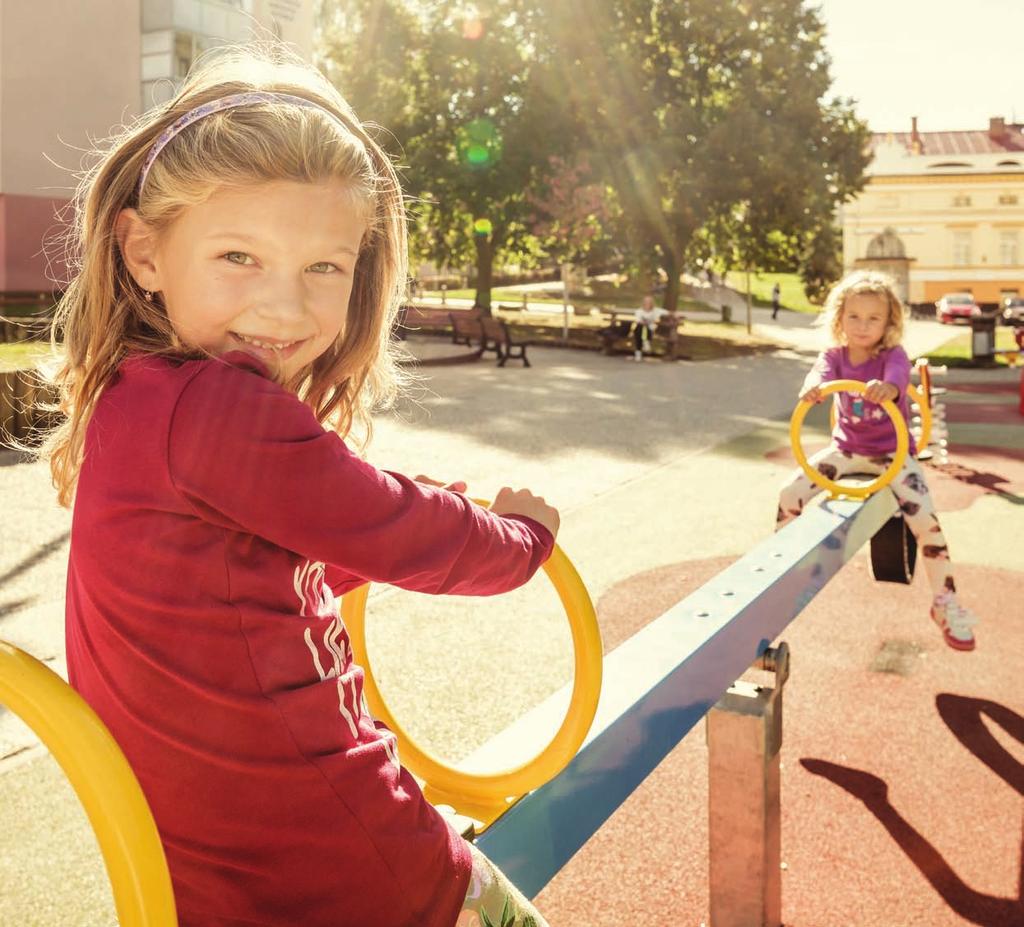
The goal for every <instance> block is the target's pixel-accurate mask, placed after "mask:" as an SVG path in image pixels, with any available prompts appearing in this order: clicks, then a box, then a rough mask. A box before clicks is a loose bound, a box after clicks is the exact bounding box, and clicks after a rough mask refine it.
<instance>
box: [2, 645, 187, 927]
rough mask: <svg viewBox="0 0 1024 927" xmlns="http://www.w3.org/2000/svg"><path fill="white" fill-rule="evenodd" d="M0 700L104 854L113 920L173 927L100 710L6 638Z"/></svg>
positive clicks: (164, 885) (144, 823) (132, 782)
mask: <svg viewBox="0 0 1024 927" xmlns="http://www.w3.org/2000/svg"><path fill="white" fill-rule="evenodd" d="M0 704H3V705H6V706H7V707H8V708H10V709H11V711H13V712H14V713H15V714H16V715H18V717H20V718H21V719H22V721H24V722H25V723H26V724H27V725H28V726H29V727H30V728H31V729H32V730H33V731H34V732H35V733H36V735H37V736H38V737H39V739H40V740H41V741H42V742H43V744H44V745H45V746H46V747H47V749H48V750H49V751H50V753H51V754H52V755H53V758H54V759H55V760H56V761H57V763H58V764H59V765H60V767H61V769H63V770H64V774H65V775H66V776H67V777H68V781H69V782H70V783H71V786H72V788H74V790H75V793H76V794H77V795H78V800H79V801H80V802H81V803H82V807H83V808H84V809H85V813H86V814H87V815H88V817H89V822H90V823H91V824H92V828H93V831H95V833H96V841H97V842H98V843H99V846H100V851H101V852H102V854H103V861H104V863H105V864H106V867H107V875H108V876H109V878H110V886H111V888H112V889H113V892H114V906H115V907H116V909H117V919H118V922H119V923H120V924H122V925H124V927H177V925H178V918H177V915H176V913H175V908H174V893H173V892H172V890H171V877H170V874H169V873H168V871H167V861H166V859H165V858H164V849H163V846H162V845H161V843H160V837H159V835H158V834H157V830H156V823H155V822H154V821H153V815H152V813H151V812H150V810H149V805H148V804H147V803H146V797H145V795H143V794H142V789H141V788H140V787H139V782H138V780H137V779H136V778H135V774H134V773H133V772H132V770H131V767H130V766H129V765H128V761H127V760H126V759H125V758H124V754H123V753H122V752H121V748H120V747H118V745H117V743H116V742H115V741H114V738H113V737H112V736H111V735H110V732H109V731H108V730H107V728H106V726H105V725H104V724H103V722H102V721H101V720H100V718H99V716H98V715H97V714H96V713H95V712H94V711H93V710H92V709H91V708H90V707H89V706H88V705H87V704H86V703H85V701H84V699H82V697H81V696H80V695H79V694H78V693H77V692H75V690H74V689H72V688H71V686H69V685H68V684H67V683H66V682H65V681H64V680H63V679H61V678H60V676H58V675H57V674H56V673H55V672H53V670H51V669H50V668H49V667H48V666H46V665H45V664H43V663H40V662H39V661H38V660H37V659H36V658H35V657H32V656H29V654H27V653H25V652H24V651H23V650H19V649H18V648H17V647H15V646H13V645H11V644H8V643H6V642H5V641H0Z"/></svg>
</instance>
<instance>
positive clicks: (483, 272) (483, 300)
mask: <svg viewBox="0 0 1024 927" xmlns="http://www.w3.org/2000/svg"><path fill="white" fill-rule="evenodd" d="M473 243H474V244H475V245H476V304H477V305H478V306H480V308H481V309H482V310H483V313H484V315H490V314H491V280H492V279H493V273H494V249H493V248H492V247H491V236H490V235H475V236H473Z"/></svg>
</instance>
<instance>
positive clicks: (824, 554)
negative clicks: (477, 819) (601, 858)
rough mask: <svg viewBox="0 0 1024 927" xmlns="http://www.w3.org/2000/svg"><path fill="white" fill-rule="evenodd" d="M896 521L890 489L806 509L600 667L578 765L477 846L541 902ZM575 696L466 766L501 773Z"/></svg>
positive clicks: (538, 714) (538, 713)
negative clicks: (796, 621) (738, 683)
mask: <svg viewBox="0 0 1024 927" xmlns="http://www.w3.org/2000/svg"><path fill="white" fill-rule="evenodd" d="M896 511H897V506H896V501H895V498H894V496H893V495H892V493H891V491H889V490H888V489H886V490H882V491H880V492H877V493H875V494H874V495H873V496H871V497H870V498H869V499H868V500H867V501H865V502H854V501H845V500H839V501H830V502H824V503H823V504H822V505H821V506H813V507H811V508H809V509H807V510H806V511H805V512H804V513H803V515H802V516H801V517H800V518H798V519H796V520H795V521H794V522H792V523H791V524H789V525H787V526H786V527H785V528H784V529H783V530H782V531H780V532H779V533H778V534H776V535H774V536H773V537H771V538H769V539H768V540H766V541H764V542H763V543H761V544H759V545H758V546H757V547H755V548H754V549H753V550H752V551H750V552H749V553H748V554H746V555H745V556H744V557H742V558H741V559H740V560H738V561H737V562H736V563H734V564H733V565H732V566H731V567H729V568H728V569H726V570H723V571H722V572H721V573H719V574H718V575H717V576H716V577H715V578H714V579H712V580H711V581H710V582H708V583H707V584H705V585H704V586H702V587H701V588H700V589H698V590H697V591H696V592H694V593H693V594H692V595H690V596H688V597H687V598H685V599H683V600H682V601H681V602H678V603H677V604H676V605H674V606H673V607H672V608H670V609H669V610H668V611H667V612H665V613H664V614H663V615H661V616H660V617H659V618H657V619H655V620H654V621H653V622H651V623H650V624H648V625H647V626H646V627H644V628H643V629H642V630H641V631H639V632H638V633H637V634H635V635H634V636H633V637H631V638H630V639H629V640H627V641H625V642H624V643H623V644H621V645H620V646H619V647H617V648H616V649H615V650H614V651H612V652H611V653H610V654H607V655H606V656H605V658H604V684H603V688H602V692H601V700H600V703H599V705H598V709H597V717H596V718H595V719H594V724H593V727H592V728H591V730H590V733H589V734H588V736H587V739H586V741H585V742H584V744H583V746H582V747H581V748H580V751H579V753H577V755H576V757H575V758H574V759H573V760H572V762H571V763H570V764H569V765H568V766H567V767H566V768H565V770H563V771H562V772H561V773H560V774H559V775H558V776H556V777H555V778H554V779H553V780H552V781H550V782H548V783H547V784H545V785H544V786H542V787H540V788H539V789H536V790H535V791H533V792H531V793H530V794H529V795H527V796H525V797H524V798H523V799H522V800H521V801H519V802H518V803H517V804H516V805H514V806H513V807H512V808H511V809H510V810H509V811H508V812H506V813H505V814H504V815H503V816H502V817H501V818H499V819H498V820H497V821H495V823H494V824H492V825H491V827H490V828H489V829H488V830H486V831H485V832H484V833H483V834H482V835H481V836H480V837H479V838H478V840H477V845H478V846H479V847H480V849H481V850H483V851H484V852H485V853H486V854H487V855H488V856H489V857H490V858H491V859H492V860H494V862H495V863H496V864H497V865H498V866H499V867H500V868H501V869H502V870H503V871H504V872H505V873H506V874H507V875H508V876H509V878H510V879H511V880H512V881H513V882H514V883H515V884H516V885H517V886H518V887H519V888H520V890H521V891H523V892H524V893H525V894H526V895H527V896H528V897H533V896H534V895H536V894H537V893H538V892H539V891H540V890H541V889H542V888H543V887H544V886H545V885H546V884H547V883H548V882H549V881H550V880H551V879H552V878H553V877H554V875H555V874H556V873H557V872H558V871H559V869H561V868H562V867H563V866H564V865H565V864H566V863H567V862H568V861H569V859H570V858H571V857H572V856H573V855H574V854H575V853H576V852H577V851H578V850H579V849H580V847H582V846H583V844H584V843H585V842H586V841H587V840H588V839H589V838H590V837H591V836H592V835H593V834H594V833H595V832H596V831H597V829H598V828H599V827H600V826H601V825H602V824H603V823H604V821H606V820H607V819H608V818H609V817H610V816H611V815H612V814H613V813H614V811H615V810H616V809H617V808H618V807H619V806H620V805H621V804H622V803H623V802H624V801H625V800H626V799H627V798H628V797H629V795H630V794H631V793H632V792H633V790H634V789H636V788H637V786H639V785H640V783H641V782H643V780H644V779H645V778H646V777H647V776H648V775H650V773H651V772H652V770H653V769H654V768H655V767H656V766H657V765H658V764H659V763H660V762H661V761H662V760H663V759H664V758H665V756H667V755H668V753H669V752H670V751H671V750H672V748H673V747H675V746H676V745H677V744H678V743H679V742H680V741H681V740H682V739H683V737H684V736H685V735H686V734H687V733H688V732H689V731H690V730H691V729H692V728H693V727H694V726H695V725H696V724H697V722H698V721H700V720H701V718H703V717H704V715H705V714H706V713H707V712H708V711H709V710H710V709H711V707H712V706H713V705H714V704H715V703H716V702H717V701H718V699H719V698H720V697H721V696H722V694H723V693H724V692H725V690H726V689H728V688H729V686H731V685H732V684H733V682H734V681H735V680H737V679H738V678H740V676H742V675H743V673H744V672H745V671H746V670H747V669H748V668H749V667H750V666H751V664H752V663H754V661H755V660H756V659H757V658H758V657H759V656H760V655H761V654H762V653H763V652H764V650H765V649H766V648H767V647H768V646H769V645H770V644H771V642H772V641H773V640H775V639H776V638H777V637H778V636H779V635H780V634H781V633H782V631H783V630H784V629H785V627H786V626H787V625H788V624H789V622H790V621H792V620H793V618H795V617H796V616H797V615H799V614H800V612H801V611H803V609H804V608H805V607H806V605H807V604H808V602H810V601H811V599H813V598H814V596H815V595H817V593H818V592H819V591H820V590H821V589H822V587H824V585H825V584H826V583H827V582H828V581H829V580H830V579H831V578H832V577H833V576H834V575H835V574H836V573H837V572H839V570H840V569H841V568H842V566H843V565H844V564H845V563H846V562H847V561H848V560H849V559H850V558H851V557H853V555H854V554H855V553H856V552H857V551H858V550H860V548H861V547H862V546H863V545H864V544H865V543H867V542H868V541H869V540H870V539H871V537H872V536H873V535H874V534H875V533H876V532H877V531H878V530H879V529H880V528H881V527H882V525H884V524H885V522H886V521H887V520H888V519H889V518H890V517H891V516H892V515H893V514H895V513H896ZM568 688H569V687H568V686H567V687H566V688H565V689H564V690H562V691H561V692H558V693H555V694H554V695H553V696H551V697H550V698H549V699H547V700H546V701H545V702H544V703H543V704H542V705H540V706H538V707H537V708H536V709H534V711H532V712H530V713H529V714H528V715H527V716H526V717H525V718H524V719H521V721H520V722H517V723H516V724H513V725H512V726H511V727H510V728H508V729H507V730H506V731H504V732H502V733H501V734H499V735H498V736H497V737H495V738H494V739H493V740H492V741H490V742H489V743H488V744H486V745H484V747H482V748H481V749H480V750H478V751H477V752H476V753H474V754H473V756H472V757H470V759H469V761H468V764H469V765H470V766H473V767H474V768H476V767H479V766H480V765H481V764H483V765H486V766H490V767H491V768H494V767H495V766H500V765H501V764H502V758H503V757H506V756H509V755H513V756H514V755H521V746H520V747H519V749H516V747H515V744H519V745H521V744H522V743H523V740H522V738H523V737H524V736H529V735H528V734H527V732H528V731H529V730H531V729H532V728H534V727H539V728H542V729H545V730H553V729H554V727H555V726H556V724H557V720H555V721H553V720H552V717H554V718H556V719H561V717H563V716H564V712H565V705H566V704H567V699H568V696H567V692H568Z"/></svg>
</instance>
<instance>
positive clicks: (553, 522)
mask: <svg viewBox="0 0 1024 927" xmlns="http://www.w3.org/2000/svg"><path fill="white" fill-rule="evenodd" d="M491 511H492V512H494V514H495V515H525V516H526V517H527V518H532V519H533V520H534V521H536V522H540V524H542V525H543V526H544V527H545V528H547V529H548V531H550V532H551V536H552V537H558V526H559V524H560V519H559V516H558V509H556V508H554V507H553V506H550V505H548V504H547V503H546V502H545V501H544V500H543V499H542V498H541V497H540V496H535V495H534V494H533V493H532V492H530V490H528V489H516V490H513V489H509V488H508V487H507V486H503V487H502V488H501V489H500V490H499V491H498V495H496V496H495V497H494V502H492V503H491Z"/></svg>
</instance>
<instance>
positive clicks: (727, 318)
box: [722, 303, 732, 322]
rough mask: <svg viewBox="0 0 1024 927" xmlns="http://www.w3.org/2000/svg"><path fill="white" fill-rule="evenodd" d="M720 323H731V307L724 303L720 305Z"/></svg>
mask: <svg viewBox="0 0 1024 927" xmlns="http://www.w3.org/2000/svg"><path fill="white" fill-rule="evenodd" d="M722 321H723V322H731V321H732V307H731V306H727V305H725V303H723V304H722Z"/></svg>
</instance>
